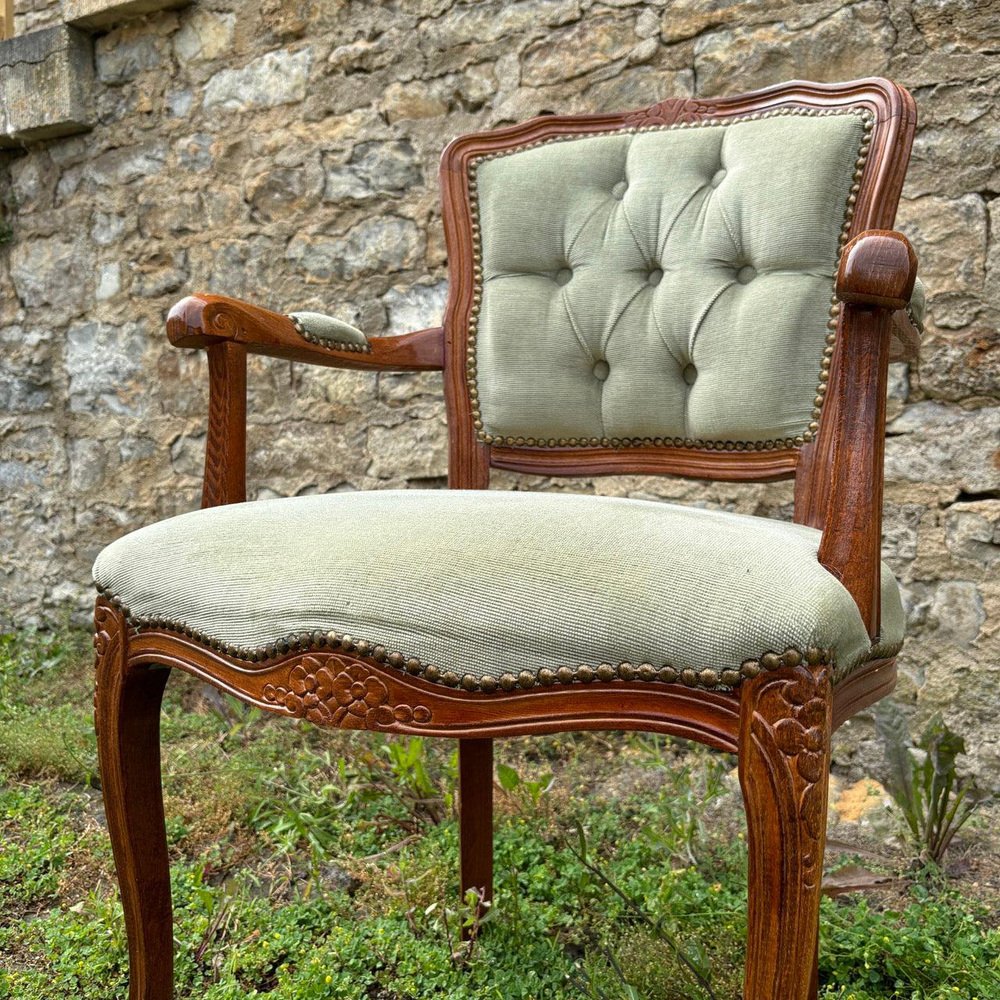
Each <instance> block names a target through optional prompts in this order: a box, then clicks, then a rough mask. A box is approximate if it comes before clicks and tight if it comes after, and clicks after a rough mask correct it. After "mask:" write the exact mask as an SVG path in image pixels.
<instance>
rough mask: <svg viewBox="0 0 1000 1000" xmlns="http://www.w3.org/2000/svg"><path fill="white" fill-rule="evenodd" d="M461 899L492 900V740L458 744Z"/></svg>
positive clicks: (461, 741)
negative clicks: (469, 895) (470, 895)
mask: <svg viewBox="0 0 1000 1000" xmlns="http://www.w3.org/2000/svg"><path fill="white" fill-rule="evenodd" d="M458 816H459V823H458V825H459V840H460V844H461V866H462V868H461V883H462V898H463V899H464V898H465V894H466V893H467V892H468V891H469V889H475V890H476V891H477V892H478V893H479V895H480V899H481V900H482V901H483V902H489V901H490V900H492V898H493V740H459V741H458Z"/></svg>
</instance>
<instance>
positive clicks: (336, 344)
mask: <svg viewBox="0 0 1000 1000" xmlns="http://www.w3.org/2000/svg"><path fill="white" fill-rule="evenodd" d="M286 318H287V319H289V320H290V321H291V324H292V326H294V327H295V332H296V333H297V334H298V335H299V336H300V337H301V338H302V339H303V340H308V341H309V343H310V344H318V345H319V346H320V347H327V348H329V349H330V350H331V351H354V352H355V353H358V354H371V350H372V348H371V344H351V343H348V342H347V341H346V340H331V339H330V338H329V337H320V336H319V335H318V334H315V333H310V332H309V331H308V330H307V329H306V328H305V327H304V326H303V325H302V321H301V320H300V319H299V318H298V317H297V316H287V317H286Z"/></svg>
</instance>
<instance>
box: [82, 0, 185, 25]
mask: <svg viewBox="0 0 1000 1000" xmlns="http://www.w3.org/2000/svg"><path fill="white" fill-rule="evenodd" d="M190 2H191V0H63V18H64V19H65V21H66V23H67V24H71V25H73V27H75V28H84V29H86V30H89V31H93V30H95V29H97V28H110V27H111V26H112V25H115V24H121V23H122V21H127V20H129V18H133V17H142V16H143V15H145V14H155V13H156V12H157V11H158V10H169V9H170V8H171V7H186V6H187V5H188V4H189V3H190Z"/></svg>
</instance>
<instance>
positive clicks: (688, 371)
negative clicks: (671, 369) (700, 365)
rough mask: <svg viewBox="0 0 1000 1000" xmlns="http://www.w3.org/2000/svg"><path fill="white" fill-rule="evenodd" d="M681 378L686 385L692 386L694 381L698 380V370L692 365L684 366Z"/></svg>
mask: <svg viewBox="0 0 1000 1000" xmlns="http://www.w3.org/2000/svg"><path fill="white" fill-rule="evenodd" d="M681 377H682V378H683V379H684V381H685V382H687V384H688V385H694V383H695V379H697V378H698V369H697V368H695V366H694V365H685V366H684V369H683V370H682V371H681Z"/></svg>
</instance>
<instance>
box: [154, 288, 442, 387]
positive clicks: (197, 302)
mask: <svg viewBox="0 0 1000 1000" xmlns="http://www.w3.org/2000/svg"><path fill="white" fill-rule="evenodd" d="M167 336H168V337H169V338H170V343H171V344H173V345H174V347H206V348H210V347H212V346H213V345H216V344H222V343H227V342H228V343H233V344H241V345H243V346H244V347H245V348H246V349H247V350H248V351H250V352H251V353H252V354H266V355H269V356H270V357H274V358H284V359H285V360H287V361H302V362H304V363H306V364H310V365H325V366H327V367H331V368H358V369H362V370H368V371H440V370H442V369H443V368H444V330H443V329H442V328H441V327H432V328H430V329H428V330H419V331H417V332H416V333H406V334H403V335H401V336H399V337H370V338H369V340H368V346H369V350H367V351H350V350H342V349H339V348H335V347H326V346H323V345H322V344H317V343H313V342H311V341H308V340H306V339H305V338H304V337H303V336H302V335H301V334H300V333H299V332H298V330H296V329H295V324H294V323H292V321H291V319H289V317H288V316H283V315H281V313H276V312H271V311H270V310H269V309H262V308H261V307H260V306H253V305H250V304H249V303H247V302H240V301H239V300H238V299H230V298H227V297H226V296H224V295H207V294H199V295H189V296H188V297H187V298H186V299H181V301H180V302H178V303H177V305H175V306H174V307H173V309H171V310H170V313H169V314H168V316H167Z"/></svg>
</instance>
